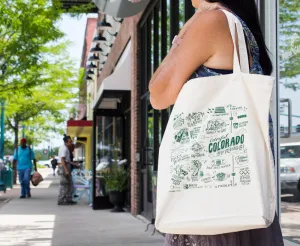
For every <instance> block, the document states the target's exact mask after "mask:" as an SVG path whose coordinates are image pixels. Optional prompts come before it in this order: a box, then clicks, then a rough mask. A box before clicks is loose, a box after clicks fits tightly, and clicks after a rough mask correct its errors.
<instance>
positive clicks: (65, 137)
mask: <svg viewBox="0 0 300 246" xmlns="http://www.w3.org/2000/svg"><path fill="white" fill-rule="evenodd" d="M69 139H71V137H70V136H67V135H66V134H64V138H63V140H64V142H65V143H66V142H68V140H69Z"/></svg>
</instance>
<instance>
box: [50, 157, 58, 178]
mask: <svg viewBox="0 0 300 246" xmlns="http://www.w3.org/2000/svg"><path fill="white" fill-rule="evenodd" d="M51 166H52V169H53V177H55V170H56V167H57V160H56V158H55V156H53V157H52V160H51Z"/></svg>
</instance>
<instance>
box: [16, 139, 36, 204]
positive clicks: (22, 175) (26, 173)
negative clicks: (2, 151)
mask: <svg viewBox="0 0 300 246" xmlns="http://www.w3.org/2000/svg"><path fill="white" fill-rule="evenodd" d="M26 142H27V141H26V139H25V138H22V139H21V141H20V146H19V147H17V148H16V149H15V152H14V160H13V163H14V166H17V171H18V176H19V182H20V184H21V196H20V198H21V199H23V198H26V197H27V198H30V197H31V192H30V179H31V171H32V161H33V164H34V170H35V171H37V167H36V159H35V156H34V152H33V151H32V149H31V148H30V147H29V146H27V145H26Z"/></svg>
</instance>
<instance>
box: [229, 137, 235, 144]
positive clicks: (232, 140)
mask: <svg viewBox="0 0 300 246" xmlns="http://www.w3.org/2000/svg"><path fill="white" fill-rule="evenodd" d="M232 145H235V138H234V137H232V138H231V143H230V146H232Z"/></svg>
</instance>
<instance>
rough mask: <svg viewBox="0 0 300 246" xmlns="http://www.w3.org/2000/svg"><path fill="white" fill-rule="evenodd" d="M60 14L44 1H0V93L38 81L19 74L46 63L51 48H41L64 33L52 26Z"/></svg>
mask: <svg viewBox="0 0 300 246" xmlns="http://www.w3.org/2000/svg"><path fill="white" fill-rule="evenodd" d="M61 14H62V11H61V10H60V9H57V8H54V7H53V5H52V4H51V3H50V2H49V1H48V0H26V1H24V0H2V1H0V70H1V71H0V72H1V73H0V93H1V94H2V93H4V92H5V93H6V92H7V91H12V90H23V89H26V88H28V87H31V86H35V85H37V84H39V82H40V81H39V80H36V81H34V80H32V79H25V80H24V79H21V78H20V77H24V76H31V75H32V73H33V72H34V73H33V74H36V73H37V71H38V70H40V69H44V68H45V67H47V66H48V61H47V60H45V59H44V58H45V57H46V55H47V54H49V52H52V51H53V49H48V48H45V47H46V46H47V45H48V46H49V45H50V44H52V45H53V42H56V41H58V40H59V39H61V38H62V37H63V36H64V34H63V33H62V32H61V31H60V30H59V27H58V26H57V25H56V23H57V21H58V20H60V17H61ZM49 55H53V53H50V54H49ZM33 70H36V71H33ZM24 74H25V75H24ZM37 78H39V77H37ZM27 83H29V84H27Z"/></svg>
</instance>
